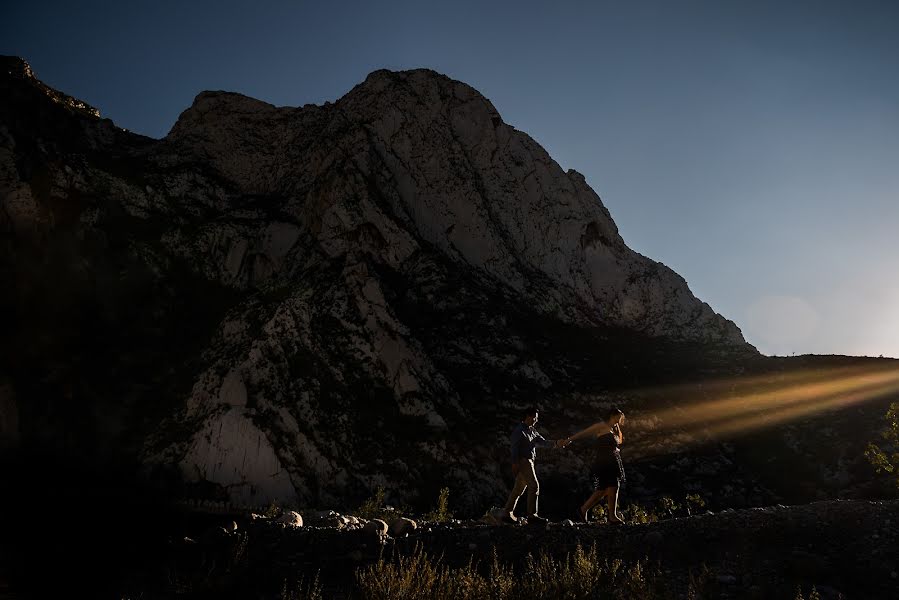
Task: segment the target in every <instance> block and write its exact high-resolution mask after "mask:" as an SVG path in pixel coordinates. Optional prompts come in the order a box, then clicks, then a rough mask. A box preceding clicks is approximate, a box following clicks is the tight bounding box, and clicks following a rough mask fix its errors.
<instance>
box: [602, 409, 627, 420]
mask: <svg viewBox="0 0 899 600" xmlns="http://www.w3.org/2000/svg"><path fill="white" fill-rule="evenodd" d="M615 415H621V416H622V417H623V416H624V412H623V411H622V410H621V409H620V408H618V407H617V406H613V407H612V408H610V409H609V412H608V413H606V421H608V420H609V419H611V418H612V417H614V416H615Z"/></svg>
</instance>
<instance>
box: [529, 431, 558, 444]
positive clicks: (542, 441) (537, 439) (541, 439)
mask: <svg viewBox="0 0 899 600" xmlns="http://www.w3.org/2000/svg"><path fill="white" fill-rule="evenodd" d="M535 433H536V434H537V436H536V437H535V438H534V445H535V446H538V447H540V448H558V447H559V440H548V439H546V438H545V437H543V436H542V435H540V432H535Z"/></svg>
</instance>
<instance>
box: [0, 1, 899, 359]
mask: <svg viewBox="0 0 899 600" xmlns="http://www.w3.org/2000/svg"><path fill="white" fill-rule="evenodd" d="M897 31H899V3H895V2H890V1H876V2H875V1H853V2H849V1H846V2H828V1H825V0H822V1H816V2H804V1H790V2H770V3H769V2H763V1H757V0H752V1H750V0H744V1H735V0H709V1H705V2H698V1H697V2H694V1H687V0H667V1H662V0H659V1H645V2H644V1H640V0H634V1H629V2H621V1H617V2H603V1H589V2H564V1H555V2H531V1H526V0H519V1H516V2H500V1H496V2H490V1H488V0H482V1H480V2H469V1H467V0H456V1H454V2H440V3H438V2H426V1H424V0H419V1H417V2H391V1H387V0H385V1H375V0H369V1H367V2H351V1H344V2H339V3H327V2H310V1H306V0H303V1H294V2H265V1H261V0H260V1H255V2H229V1H219V2H201V1H190V2H189V1H182V2H173V1H165V0H156V1H153V2H148V1H143V0H133V1H129V2H91V1H85V2H79V3H72V2H40V1H30V2H27V3H26V2H19V3H16V4H11V3H5V4H4V6H3V8H0V53H3V54H15V55H19V56H23V57H24V58H26V59H27V60H28V61H29V62H30V63H31V65H32V67H33V68H34V70H35V72H36V74H37V76H38V77H39V78H41V79H42V80H44V81H45V82H46V83H48V84H49V85H51V86H53V87H56V88H59V89H61V90H63V91H65V92H67V93H69V94H72V95H74V96H77V97H79V98H81V99H83V100H85V101H87V102H89V103H91V104H93V105H95V106H96V107H97V108H99V109H100V110H101V112H102V113H103V115H104V116H107V117H110V118H112V119H113V120H114V121H115V122H116V123H117V124H118V125H120V126H122V127H125V128H127V129H131V130H133V131H136V132H139V133H143V134H146V135H150V136H153V137H161V136H163V135H165V134H166V132H167V131H168V129H169V128H170V127H171V126H172V124H173V123H174V122H175V120H176V119H177V117H178V114H179V113H180V112H181V111H182V110H184V109H185V108H187V107H188V106H189V105H190V103H191V101H192V100H193V97H194V96H195V95H196V94H197V93H198V92H200V91H201V90H205V89H225V90H231V91H237V92H241V93H244V94H247V95H249V96H253V97H256V98H259V99H262V100H265V101H267V102H271V103H273V104H277V105H291V106H296V105H302V104H307V103H321V102H324V101H326V100H329V101H333V100H336V99H337V98H339V97H340V96H341V95H343V94H344V93H346V92H347V91H348V90H349V89H350V88H351V87H353V85H355V84H356V83H358V82H360V81H362V80H363V79H364V78H365V76H366V75H367V74H368V73H369V72H370V71H372V70H375V69H379V68H389V69H407V68H414V67H429V68H432V69H435V70H437V71H440V72H443V73H446V74H447V75H449V76H451V77H454V78H456V79H460V80H462V81H465V82H467V83H469V84H471V85H472V86H474V87H475V88H477V89H478V90H480V91H481V92H482V93H483V94H484V95H485V96H487V97H488V98H489V99H490V100H491V101H492V102H493V103H494V105H495V106H496V107H497V109H498V110H499V111H500V113H501V114H502V115H503V118H504V119H505V120H506V121H507V122H509V123H511V124H512V125H514V126H515V127H517V128H519V129H521V130H523V131H526V132H527V133H529V134H530V135H531V136H533V137H534V138H535V139H536V140H537V141H538V142H539V143H541V144H542V145H543V146H544V147H545V148H546V149H547V150H548V151H549V153H550V154H551V155H552V156H553V157H554V158H555V159H556V160H557V161H558V162H559V163H560V164H561V165H562V166H563V167H564V168H574V169H577V170H578V171H580V172H582V173H584V174H585V175H586V177H587V180H588V182H589V183H590V184H591V185H592V186H593V187H594V189H595V190H596V191H597V192H598V193H599V194H600V196H601V197H602V199H603V202H604V203H605V204H606V206H608V208H609V210H610V211H611V213H612V216H613V217H614V219H615V221H616V223H617V224H618V227H619V229H620V230H621V233H622V235H623V236H624V239H625V241H626V242H627V243H628V244H629V245H630V246H631V247H632V248H634V249H635V250H637V251H639V252H641V253H643V254H646V255H647V256H650V257H652V258H654V259H656V260H660V261H662V262H664V263H665V264H667V265H669V266H671V267H672V268H673V269H675V270H676V271H677V272H678V273H680V274H681V275H683V276H684V278H686V280H687V281H688V282H689V284H690V287H691V289H692V290H693V292H694V293H695V294H696V295H697V296H699V297H700V298H702V299H703V300H705V301H707V302H708V303H709V304H711V305H712V307H713V308H714V309H715V310H717V311H718V312H720V313H722V314H723V315H725V316H726V317H728V318H730V319H733V320H734V321H735V322H736V323H737V324H738V325H739V326H740V328H741V329H742V330H743V333H744V335H745V336H746V338H747V339H748V340H749V341H750V342H751V343H753V344H755V345H756V346H757V347H758V348H759V349H760V350H761V351H762V352H765V353H768V354H791V353H794V352H795V353H796V354H803V353H820V354H831V353H836V354H860V355H872V356H876V355H880V354H883V355H886V356H895V357H899V35H897Z"/></svg>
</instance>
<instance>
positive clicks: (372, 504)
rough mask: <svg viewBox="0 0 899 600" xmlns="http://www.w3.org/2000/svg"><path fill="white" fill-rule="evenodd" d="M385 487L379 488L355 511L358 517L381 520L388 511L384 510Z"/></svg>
mask: <svg viewBox="0 0 899 600" xmlns="http://www.w3.org/2000/svg"><path fill="white" fill-rule="evenodd" d="M384 497H385V494H384V487H383V486H380V485H379V486H378V487H377V489H375V493H374V494H373V495H372V496H370V497H369V498H368V499H367V500H366V501H365V502H363V503H362V505H361V506H360V507H359V508H357V509H356V510H355V513H356V515H357V516H359V517H362V518H363V519H380V518H382V517H383V516H384V515H385V514H386V513H387V511H386V510H385V509H384Z"/></svg>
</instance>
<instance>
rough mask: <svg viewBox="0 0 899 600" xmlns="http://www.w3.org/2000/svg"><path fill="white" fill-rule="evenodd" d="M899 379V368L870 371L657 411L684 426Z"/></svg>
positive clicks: (675, 424) (673, 424)
mask: <svg viewBox="0 0 899 600" xmlns="http://www.w3.org/2000/svg"><path fill="white" fill-rule="evenodd" d="M896 382H899V371H890V372H886V373H884V372H880V373H866V374H862V375H853V376H849V377H842V378H839V379H836V380H835V381H834V380H831V381H822V382H816V383H807V384H794V385H789V386H786V387H783V388H778V389H775V390H771V391H767V392H749V393H746V394H740V395H738V396H736V397H732V398H724V399H721V398H719V399H713V400H706V401H702V402H697V403H691V404H689V405H686V406H675V407H671V408H669V409H666V410H663V411H660V412H657V413H655V416H656V417H658V418H659V420H660V421H661V422H662V423H664V424H665V425H666V426H668V427H680V426H684V425H689V424H692V423H697V422H701V423H705V424H712V423H715V422H718V421H722V420H731V419H733V418H735V417H737V416H741V415H744V414H747V413H756V412H759V411H762V410H768V409H774V408H778V409H782V408H787V407H790V406H793V405H801V404H805V403H808V402H815V401H817V400H820V399H822V398H825V397H830V396H833V395H837V394H843V393H853V392H855V391H856V390H860V389H866V388H870V387H872V386H878V385H880V384H890V383H896Z"/></svg>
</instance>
